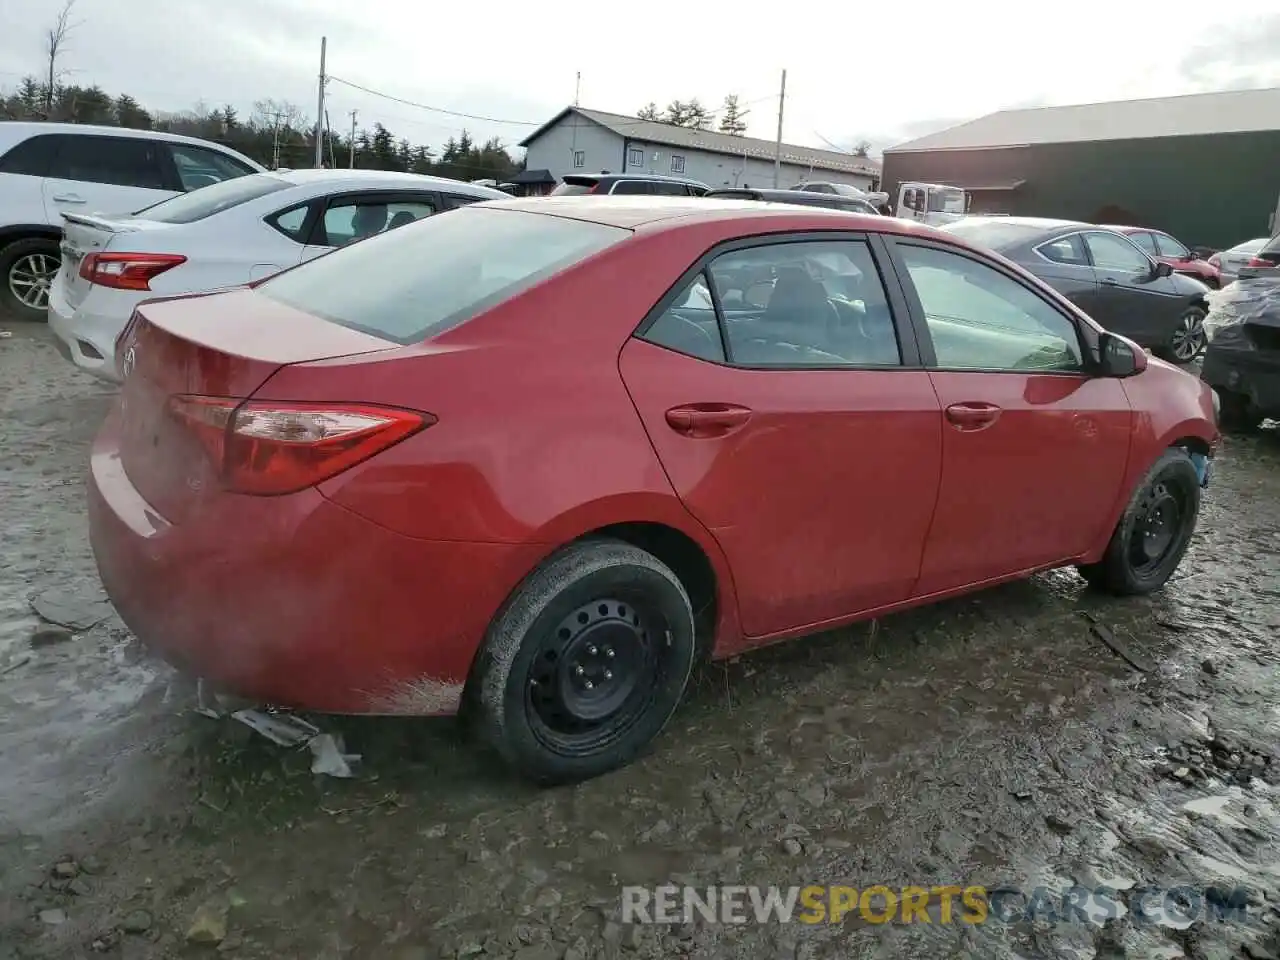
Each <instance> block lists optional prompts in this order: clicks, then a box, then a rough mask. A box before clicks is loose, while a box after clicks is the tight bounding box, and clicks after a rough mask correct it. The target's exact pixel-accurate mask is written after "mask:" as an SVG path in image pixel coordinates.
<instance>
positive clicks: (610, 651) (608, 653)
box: [604, 647, 613, 660]
mask: <svg viewBox="0 0 1280 960" xmlns="http://www.w3.org/2000/svg"><path fill="white" fill-rule="evenodd" d="M604 655H605V658H606V659H608V660H612V659H613V647H605V648H604Z"/></svg>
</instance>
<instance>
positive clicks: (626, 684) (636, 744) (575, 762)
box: [472, 539, 697, 784]
mask: <svg viewBox="0 0 1280 960" xmlns="http://www.w3.org/2000/svg"><path fill="white" fill-rule="evenodd" d="M696 651H697V645H696V643H695V638H694V618H693V609H692V606H691V605H690V603H689V598H688V595H687V593H686V592H685V589H684V587H683V585H682V584H681V583H680V580H679V578H678V577H676V575H675V574H674V573H673V572H672V571H671V570H670V569H669V568H668V567H667V566H666V565H665V564H663V563H662V562H661V561H659V560H658V559H657V558H656V557H654V556H652V555H651V554H649V553H646V552H645V551H643V550H640V549H638V548H636V547H633V546H631V545H630V544H627V543H622V542H620V541H616V540H606V539H593V540H583V541H580V542H577V543H574V544H571V545H569V546H568V547H566V548H565V549H563V550H561V551H560V552H558V553H557V554H555V555H553V556H552V557H550V558H549V559H548V560H547V561H546V562H545V563H544V564H543V565H542V566H540V567H539V568H538V569H537V570H535V571H534V572H533V573H532V574H530V575H529V577H527V578H526V579H525V581H524V583H522V584H521V585H520V587H519V588H517V590H516V592H515V593H514V594H513V595H512V597H511V599H510V600H508V602H507V603H506V605H505V606H504V607H503V609H502V610H501V611H500V612H499V614H498V616H497V617H496V618H495V619H494V622H493V624H492V625H491V627H490V630H489V634H488V637H487V639H486V642H485V648H484V650H483V651H482V652H481V657H480V660H479V662H478V663H477V669H476V671H475V672H474V674H473V681H472V682H473V683H475V684H478V689H477V691H476V696H475V706H476V711H477V717H476V719H477V721H478V727H479V730H480V732H481V733H482V734H483V735H484V736H485V738H486V739H487V740H488V741H489V742H490V743H491V744H492V745H493V746H494V747H495V748H496V749H497V750H498V752H499V753H500V754H501V755H502V756H503V757H504V759H506V760H507V761H508V762H509V763H510V764H511V765H512V766H514V767H515V768H516V769H517V770H518V771H519V772H520V773H522V774H523V775H524V776H526V777H528V778H530V779H532V780H534V781H536V782H539V783H544V784H551V783H569V782H574V781H579V780H585V779H589V778H590V777H594V776H598V775H600V774H602V773H605V772H607V771H609V770H612V769H616V768H617V767H620V766H623V765H625V764H627V763H629V762H630V761H631V760H632V759H634V757H635V756H637V755H638V754H639V753H640V752H641V751H642V750H643V749H644V748H645V747H646V746H648V744H649V743H650V742H651V741H652V740H653V738H654V737H656V736H657V735H658V733H660V732H661V730H662V728H663V727H664V726H665V725H666V723H667V721H668V720H669V719H670V718H671V715H672V714H673V713H674V712H675V709H676V707H677V706H678V705H679V702H680V699H681V697H682V696H683V694H684V689H685V686H686V684H687V683H688V680H689V675H690V672H691V670H692V668H693V663H694V659H695V656H696Z"/></svg>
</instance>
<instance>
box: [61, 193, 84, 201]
mask: <svg viewBox="0 0 1280 960" xmlns="http://www.w3.org/2000/svg"><path fill="white" fill-rule="evenodd" d="M53 199H54V202H55V203H84V202H85V200H84V197H82V196H79V195H78V194H74V193H55V194H54V195H53Z"/></svg>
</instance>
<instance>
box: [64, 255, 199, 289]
mask: <svg viewBox="0 0 1280 960" xmlns="http://www.w3.org/2000/svg"><path fill="white" fill-rule="evenodd" d="M186 262H187V258H186V257H184V256H182V255H181V254H178V253H90V254H88V255H86V256H85V258H84V259H83V260H82V261H81V262H80V276H81V277H82V278H83V279H85V280H88V281H89V282H90V283H96V284H97V285H98V286H100V287H114V288H115V289H117V290H150V289H151V281H152V279H153V278H154V277H156V276H158V275H159V274H162V273H164V272H165V271H166V270H172V269H173V268H174V267H176V266H178V265H179V264H182V263H186Z"/></svg>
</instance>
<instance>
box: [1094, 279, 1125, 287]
mask: <svg viewBox="0 0 1280 960" xmlns="http://www.w3.org/2000/svg"><path fill="white" fill-rule="evenodd" d="M1098 282H1099V283H1101V284H1102V285H1103V286H1104V287H1114V286H1116V285H1117V284H1118V283H1119V282H1120V281H1119V280H1117V279H1116V278H1115V277H1103V278H1102V279H1101V280H1099V281H1098Z"/></svg>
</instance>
